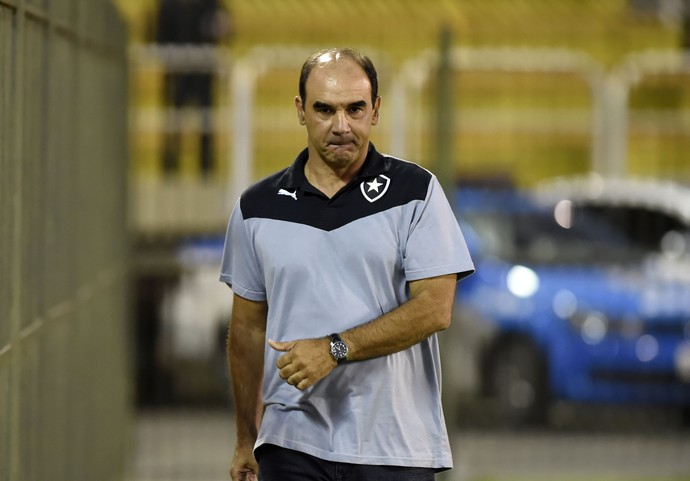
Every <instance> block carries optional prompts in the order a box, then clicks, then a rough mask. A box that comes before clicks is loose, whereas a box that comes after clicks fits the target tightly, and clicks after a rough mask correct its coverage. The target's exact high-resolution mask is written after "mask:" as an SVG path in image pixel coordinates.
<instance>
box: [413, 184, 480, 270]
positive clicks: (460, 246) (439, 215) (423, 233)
mask: <svg viewBox="0 0 690 481" xmlns="http://www.w3.org/2000/svg"><path fill="white" fill-rule="evenodd" d="M403 266H404V270H405V278H406V279H407V280H408V281H413V280H419V279H426V278H429V277H436V276H442V275H446V274H457V276H458V280H460V279H462V278H463V277H466V276H468V275H470V274H472V273H473V272H474V264H473V263H472V259H471V257H470V253H469V251H468V249H467V244H466V242H465V238H464V236H463V235H462V231H461V229H460V226H459V224H458V221H457V219H456V217H455V214H454V213H453V210H452V209H451V207H450V204H449V203H448V200H447V199H446V196H445V194H444V193H443V189H442V188H441V185H440V184H439V182H438V179H437V178H436V177H435V176H432V177H431V180H430V182H429V189H428V192H427V196H426V198H425V199H424V201H423V202H420V203H418V204H417V205H416V206H415V211H414V213H413V216H412V223H411V225H410V233H409V236H408V238H407V242H406V245H405V249H404V252H403Z"/></svg>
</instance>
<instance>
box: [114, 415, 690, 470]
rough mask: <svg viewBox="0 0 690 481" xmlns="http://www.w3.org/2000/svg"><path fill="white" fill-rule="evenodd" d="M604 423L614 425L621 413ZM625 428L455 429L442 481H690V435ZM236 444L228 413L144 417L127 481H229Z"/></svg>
mask: <svg viewBox="0 0 690 481" xmlns="http://www.w3.org/2000/svg"><path fill="white" fill-rule="evenodd" d="M600 415H601V416H604V417H606V418H607V419H609V420H610V419H612V418H615V416H616V415H618V416H619V417H620V412H616V411H615V410H612V411H611V412H609V413H608V414H607V413H606V412H604V413H603V414H602V413H600ZM595 421H596V419H595V420H594V421H592V422H595ZM621 421H623V422H627V425H619V424H617V426H618V427H617V428H616V429H604V430H602V429H595V428H593V427H592V426H587V422H586V420H585V422H583V423H581V426H580V427H577V428H576V427H573V426H567V425H565V426H561V427H559V428H550V429H542V430H535V431H521V430H501V429H495V428H480V427H477V426H474V427H471V426H467V427H458V428H456V429H454V430H452V431H451V437H452V444H453V454H454V459H455V464H456V468H455V469H453V470H452V471H450V472H449V473H447V474H445V475H443V476H439V481H477V480H483V481H485V480H492V481H499V480H500V481H504V480H505V481H508V480H521V481H523V480H550V481H553V480H567V481H573V480H588V481H589V480H605V481H612V480H645V481H647V480H649V481H651V480H654V481H660V480H669V481H670V480H673V481H680V480H690V433H688V431H687V430H682V429H680V428H677V427H674V426H673V425H672V421H673V418H668V419H666V418H664V417H661V418H659V419H656V420H654V419H652V420H651V421H650V418H649V416H646V417H635V416H634V415H632V416H624V417H622V418H621ZM650 422H653V423H654V426H655V427H654V428H651V427H650V426H651V425H650ZM664 422H667V423H668V425H667V426H665V425H664ZM582 426H584V427H582ZM233 436H234V419H233V415H232V413H231V412H228V411H221V410H206V411H200V410H190V409H178V410H166V411H148V412H142V413H139V414H138V416H137V421H136V425H135V429H134V433H133V440H132V458H131V474H130V477H129V478H128V480H127V481H174V480H185V481H226V480H229V479H230V477H229V475H228V469H229V465H230V459H231V455H232V451H233Z"/></svg>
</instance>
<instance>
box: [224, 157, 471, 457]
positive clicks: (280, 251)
mask: <svg viewBox="0 0 690 481" xmlns="http://www.w3.org/2000/svg"><path fill="white" fill-rule="evenodd" d="M306 160H307V152H306V150H305V151H303V152H302V153H300V155H299V156H298V157H297V159H296V160H295V162H294V163H293V164H292V165H291V166H290V167H288V168H287V169H285V170H282V171H280V172H278V173H276V174H274V175H272V176H270V177H268V178H266V179H264V180H262V181H260V182H258V183H257V184H255V185H253V186H252V187H250V188H249V189H247V191H245V192H244V194H243V195H242V197H241V198H240V200H239V202H238V203H237V205H236V206H235V209H234V211H233V214H232V216H231V218H230V222H229V225H228V231H227V236H226V241H225V251H224V256H223V262H222V267H221V275H220V279H221V281H223V282H226V283H228V284H229V285H230V286H231V287H232V289H233V291H234V292H235V293H236V294H237V295H239V296H241V297H244V298H247V299H250V300H254V301H264V300H265V301H267V302H268V320H267V328H266V329H267V337H268V338H270V339H275V340H277V341H290V340H295V339H304V338H315V337H323V336H327V335H328V334H330V333H332V332H342V331H345V330H347V329H349V328H352V327H355V326H358V325H360V324H363V323H366V322H369V321H371V320H373V319H375V318H377V317H379V316H380V315H382V314H384V313H386V312H388V311H390V310H392V309H395V308H396V307H398V306H399V305H401V304H402V303H404V302H405V301H407V300H408V299H409V289H408V285H407V283H408V282H409V281H414V280H418V279H425V278H429V277H435V276H439V275H444V274H451V273H455V274H457V275H458V278H462V277H464V276H466V275H469V274H470V273H472V272H473V271H474V266H473V264H472V260H471V259H470V256H469V253H468V251H467V247H466V245H465V240H464V238H463V236H462V233H461V231H460V228H459V226H458V223H457V220H456V218H455V216H454V214H453V212H452V210H451V208H450V206H449V204H448V202H447V200H446V197H445V195H444V194H443V191H442V190H441V187H440V185H439V183H438V180H437V179H436V177H434V176H433V175H432V174H431V173H430V172H429V171H427V170H425V169H423V168H421V167H419V166H418V165H416V164H413V163H411V162H406V161H403V160H400V159H396V158H393V157H389V156H385V155H381V154H379V153H378V152H377V151H376V149H375V148H374V147H373V145H370V147H369V153H368V156H367V159H366V161H365V163H364V165H363V167H362V169H361V171H360V173H359V175H358V176H357V178H356V179H354V180H353V181H352V182H350V183H349V184H348V185H347V186H346V187H344V188H343V189H342V190H341V191H339V192H338V193H337V194H336V195H335V196H333V197H332V198H331V199H329V198H328V197H326V196H325V195H323V194H322V193H321V192H319V191H318V190H317V189H315V188H314V187H313V186H311V185H310V184H309V183H308V182H307V180H306V178H305V176H304V164H305V162H306ZM281 354H282V353H280V352H276V351H274V350H273V349H271V348H270V347H269V346H268V344H266V349H265V356H264V379H263V388H262V391H263V401H264V403H265V412H264V416H263V420H262V422H261V427H260V430H259V436H258V440H257V444H256V446H257V447H258V446H259V445H261V444H263V443H271V444H276V445H279V446H283V447H286V448H289V449H294V450H298V451H302V452H305V453H308V454H311V455H313V456H316V457H319V458H322V459H326V460H331V461H338V462H346V463H357V464H380V465H393V466H416V467H430V468H436V469H444V468H450V467H452V458H451V453H450V446H449V442H448V434H447V432H446V426H445V421H444V417H443V411H442V408H441V368H440V358H439V349H438V341H437V338H436V335H432V336H431V337H429V338H428V339H425V340H424V341H422V342H420V343H419V344H417V345H415V346H412V347H410V348H409V349H406V350H404V351H402V352H398V353H395V354H392V355H389V356H384V357H379V358H375V359H370V360H367V361H361V362H351V363H344V364H341V365H339V366H338V367H336V368H335V370H334V371H333V372H331V373H330V374H329V375H328V376H327V377H326V378H324V379H322V380H321V381H319V382H318V383H317V384H316V385H314V386H312V387H311V388H308V389H306V390H305V391H299V390H298V389H296V388H295V387H293V386H290V385H288V384H287V383H286V382H285V381H284V380H282V379H281V378H280V377H279V376H278V370H277V368H276V367H275V362H276V360H277V359H278V357H280V355H281Z"/></svg>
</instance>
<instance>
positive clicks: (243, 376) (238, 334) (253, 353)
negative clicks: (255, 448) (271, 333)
mask: <svg viewBox="0 0 690 481" xmlns="http://www.w3.org/2000/svg"><path fill="white" fill-rule="evenodd" d="M247 302H248V301H246V300H240V301H238V300H235V306H236V305H237V304H238V303H240V304H243V303H244V304H246V303H247ZM245 307H246V306H245ZM252 307H256V306H252ZM257 314H258V319H261V316H262V315H263V314H262V313H261V308H259V310H258V312H254V313H252V312H249V313H248V312H247V309H246V308H242V307H240V308H239V309H235V307H234V306H233V315H232V319H231V322H230V327H229V334H228V363H229V367H230V373H231V376H232V386H233V395H234V400H235V413H236V422H237V439H238V442H242V443H247V444H252V445H253V443H254V441H255V440H256V436H257V431H258V426H259V423H260V421H261V415H262V413H263V403H262V400H261V384H262V380H263V367H264V347H265V342H266V326H265V317H263V319H262V320H260V321H259V322H257Z"/></svg>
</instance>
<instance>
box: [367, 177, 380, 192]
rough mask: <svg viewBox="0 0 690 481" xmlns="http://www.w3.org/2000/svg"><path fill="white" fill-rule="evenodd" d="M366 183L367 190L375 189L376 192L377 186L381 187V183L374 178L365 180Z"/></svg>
mask: <svg viewBox="0 0 690 481" xmlns="http://www.w3.org/2000/svg"><path fill="white" fill-rule="evenodd" d="M367 185H368V186H369V190H367V192H369V191H372V190H375V191H376V192H378V191H379V187H381V186H382V185H383V184H382V183H381V182H379V181H378V179H374V180H372V181H371V182H367Z"/></svg>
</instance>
